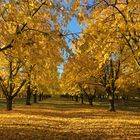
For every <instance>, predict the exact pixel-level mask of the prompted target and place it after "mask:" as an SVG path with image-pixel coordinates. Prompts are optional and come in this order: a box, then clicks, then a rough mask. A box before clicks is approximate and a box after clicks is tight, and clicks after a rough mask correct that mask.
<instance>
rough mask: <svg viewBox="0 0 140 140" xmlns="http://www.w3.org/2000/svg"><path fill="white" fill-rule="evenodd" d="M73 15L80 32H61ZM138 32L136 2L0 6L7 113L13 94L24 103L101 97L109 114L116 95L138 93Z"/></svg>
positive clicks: (24, 0)
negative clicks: (50, 97) (52, 98)
mask: <svg viewBox="0 0 140 140" xmlns="http://www.w3.org/2000/svg"><path fill="white" fill-rule="evenodd" d="M73 17H75V18H76V19H77V21H78V22H79V25H80V26H83V31H82V32H70V31H69V29H67V25H68V24H69V21H71V19H72V18H73ZM139 28H140V2H138V1H137V0H94V1H88V0H77V1H75V0H65V1H62V0H6V1H2V2H0V87H1V92H2V94H3V95H4V97H5V99H6V102H7V110H12V102H13V99H14V98H15V97H17V96H18V95H24V96H26V105H30V104H31V95H33V97H34V102H36V99H37V95H38V96H39V100H41V99H42V98H43V95H44V94H53V93H58V94H63V93H64V94H65V93H67V94H69V95H70V96H75V97H77V96H79V97H80V98H81V100H82V103H83V98H84V96H86V98H87V99H88V102H89V104H90V105H93V100H94V98H95V97H96V96H100V95H101V96H105V97H106V98H107V99H108V101H109V104H110V109H109V110H110V111H115V98H116V97H117V96H120V95H121V96H123V95H124V94H126V95H129V96H131V95H130V92H129V91H133V92H134V91H135V90H140V30H139ZM67 40H68V41H67ZM68 42H69V43H68ZM62 65H63V67H64V69H63V72H62V74H61V75H60V72H59V67H60V66H62ZM133 92H131V93H132V94H135V93H133ZM132 96H133V95H132ZM136 96H137V95H136Z"/></svg>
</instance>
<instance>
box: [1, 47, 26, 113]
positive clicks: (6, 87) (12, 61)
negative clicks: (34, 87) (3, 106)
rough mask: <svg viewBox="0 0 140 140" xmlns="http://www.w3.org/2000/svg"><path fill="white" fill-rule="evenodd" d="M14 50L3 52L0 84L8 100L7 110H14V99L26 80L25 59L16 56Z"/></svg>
mask: <svg viewBox="0 0 140 140" xmlns="http://www.w3.org/2000/svg"><path fill="white" fill-rule="evenodd" d="M14 55H15V54H14V53H13V50H10V51H6V52H4V53H3V54H1V68H2V69H3V70H1V74H0V86H1V89H2V92H3V94H4V96H5V97H6V101H7V110H12V102H13V99H14V98H15V97H16V96H17V95H18V93H19V92H20V90H21V88H22V87H23V86H24V84H25V82H26V80H25V79H24V74H23V73H22V68H23V66H24V63H23V61H21V60H20V59H19V58H16V57H14Z"/></svg>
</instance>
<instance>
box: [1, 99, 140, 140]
mask: <svg viewBox="0 0 140 140" xmlns="http://www.w3.org/2000/svg"><path fill="white" fill-rule="evenodd" d="M1 104H2V103H1ZM3 106H4V105H3V104H2V105H0V140H94V139H95V140H140V108H129V107H128V106H126V110H124V108H122V109H121V107H120V106H118V108H119V109H118V110H117V111H116V112H109V111H107V106H103V105H102V106H99V105H95V106H93V107H89V106H88V105H80V104H79V103H76V102H73V101H70V100H67V99H62V98H50V99H47V100H45V101H42V102H39V103H37V104H33V105H32V106H25V105H24V104H23V103H21V104H18V103H17V104H16V103H15V104H14V106H13V107H14V108H13V111H9V112H8V111H6V110H5V108H4V107H3Z"/></svg>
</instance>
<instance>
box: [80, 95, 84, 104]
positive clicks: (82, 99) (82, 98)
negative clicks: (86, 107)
mask: <svg viewBox="0 0 140 140" xmlns="http://www.w3.org/2000/svg"><path fill="white" fill-rule="evenodd" d="M81 104H84V96H83V94H81Z"/></svg>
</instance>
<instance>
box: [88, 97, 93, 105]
mask: <svg viewBox="0 0 140 140" xmlns="http://www.w3.org/2000/svg"><path fill="white" fill-rule="evenodd" d="M88 101H89V105H91V106H93V99H92V98H88Z"/></svg>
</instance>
